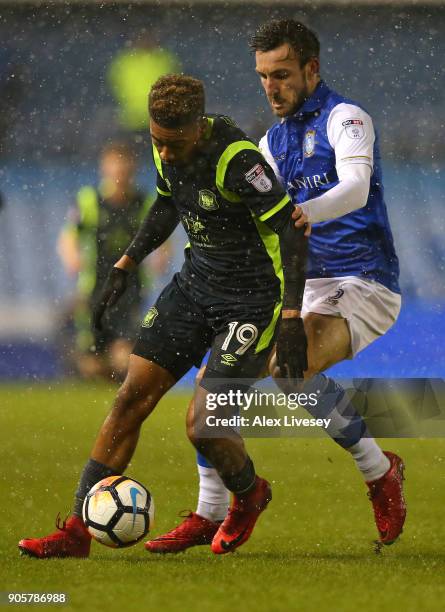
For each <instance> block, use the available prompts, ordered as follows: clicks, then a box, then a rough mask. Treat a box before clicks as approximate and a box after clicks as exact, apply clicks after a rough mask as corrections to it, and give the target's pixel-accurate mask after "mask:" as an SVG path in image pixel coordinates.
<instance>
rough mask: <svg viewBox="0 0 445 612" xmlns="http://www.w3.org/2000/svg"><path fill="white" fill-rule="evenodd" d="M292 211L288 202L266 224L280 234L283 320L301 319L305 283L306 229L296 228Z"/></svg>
mask: <svg viewBox="0 0 445 612" xmlns="http://www.w3.org/2000/svg"><path fill="white" fill-rule="evenodd" d="M292 210H293V207H292V205H291V204H290V202H289V203H288V204H287V205H286V206H284V207H283V208H281V209H280V210H279V211H278V212H277V213H276V214H275V215H273V216H272V217H270V218H269V219H267V220H266V222H265V223H266V224H267V225H268V226H269V227H270V228H271V229H273V231H274V232H276V233H277V234H278V238H279V241H280V254H281V262H282V265H283V277H284V294H283V308H282V317H283V318H292V317H299V316H300V312H301V306H302V303H303V293H304V285H305V280H306V256H307V239H306V238H305V236H304V228H301V229H296V228H295V227H294V223H293V220H292Z"/></svg>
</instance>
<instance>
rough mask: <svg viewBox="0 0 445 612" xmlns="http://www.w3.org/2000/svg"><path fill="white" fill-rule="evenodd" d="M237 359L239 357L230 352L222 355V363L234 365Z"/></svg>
mask: <svg viewBox="0 0 445 612" xmlns="http://www.w3.org/2000/svg"><path fill="white" fill-rule="evenodd" d="M236 361H238V359H237V358H236V357H234V356H233V355H231V354H230V353H225V354H224V355H221V363H222V364H223V365H228V366H233V365H234V364H235V362H236Z"/></svg>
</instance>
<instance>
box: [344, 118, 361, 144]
mask: <svg viewBox="0 0 445 612" xmlns="http://www.w3.org/2000/svg"><path fill="white" fill-rule="evenodd" d="M342 125H343V127H344V128H345V131H346V135H347V136H349V138H351V139H352V140H359V139H360V138H363V136H364V135H365V130H364V128H363V121H362V120H361V119H347V120H346V121H343V123H342Z"/></svg>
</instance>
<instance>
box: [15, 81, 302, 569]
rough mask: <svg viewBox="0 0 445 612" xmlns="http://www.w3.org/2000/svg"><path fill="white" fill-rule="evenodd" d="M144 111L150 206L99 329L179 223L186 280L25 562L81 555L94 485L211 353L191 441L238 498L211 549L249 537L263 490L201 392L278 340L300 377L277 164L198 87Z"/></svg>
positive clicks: (298, 323) (155, 318) (172, 87)
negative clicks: (65, 499)
mask: <svg viewBox="0 0 445 612" xmlns="http://www.w3.org/2000/svg"><path fill="white" fill-rule="evenodd" d="M149 108H150V132H151V136H152V141H153V154H154V160H155V164H156V168H157V192H158V197H157V199H156V201H155V202H154V203H153V205H152V207H151V209H150V212H149V214H148V215H147V217H146V219H145V221H144V223H143V224H142V226H141V228H140V229H139V231H138V233H137V234H136V237H135V238H134V240H133V242H132V243H131V245H130V246H129V248H128V249H127V250H126V252H125V254H124V255H123V256H122V257H121V258H120V259H119V261H118V262H117V263H116V264H115V266H114V267H113V268H112V270H111V272H110V275H109V277H108V279H107V281H106V283H105V286H104V288H103V291H102V295H101V299H100V300H99V302H98V304H97V306H96V309H95V315H94V320H95V323H96V326H97V325H98V324H100V321H101V318H102V316H103V314H104V312H105V311H106V310H107V309H109V308H111V307H112V306H113V304H115V303H116V301H117V300H118V299H119V298H120V297H121V296H122V295H123V294H124V292H125V289H126V287H127V285H128V284H129V282H128V280H129V279H128V277H129V274H131V273H134V271H135V270H136V269H137V266H138V264H139V263H140V262H141V261H142V260H143V259H144V257H146V256H147V255H148V254H149V253H150V252H152V251H153V250H154V249H156V248H157V247H158V246H159V245H160V244H162V243H163V242H165V240H167V238H168V237H169V236H170V235H171V233H172V232H173V231H174V229H175V228H176V226H177V225H178V223H179V222H180V221H181V222H182V224H183V227H184V229H185V231H186V232H187V235H188V238H189V241H190V243H189V245H188V247H187V248H186V250H185V262H184V265H183V267H182V269H181V271H180V272H179V273H177V274H175V275H174V277H173V279H172V281H171V282H170V283H169V284H168V285H167V286H166V287H165V289H164V290H163V292H162V293H161V295H160V296H159V298H158V300H157V301H156V304H155V305H154V306H153V307H152V308H150V310H149V311H148V313H147V315H146V316H145V318H144V320H143V321H142V323H141V328H140V332H139V335H138V339H137V341H136V345H135V347H134V349H133V353H132V355H131V356H130V361H129V367H128V374H127V377H126V379H125V381H124V383H123V385H122V387H121V388H120V390H119V392H118V394H117V397H116V399H115V402H114V405H113V407H112V410H111V412H110V414H109V415H108V417H107V419H106V420H105V422H104V424H103V425H102V427H101V429H100V431H99V434H98V436H97V439H96V442H95V444H94V447H93V449H92V453H91V456H90V459H89V460H88V461H87V463H86V465H85V467H84V469H83V472H82V475H81V478H80V482H79V487H78V490H77V492H76V495H75V500H74V509H73V515H72V516H71V517H70V518H69V519H68V520H67V521H66V522H65V523H64V524H63V526H62V527H61V528H59V529H58V530H57V531H56V532H55V533H52V534H50V535H49V536H45V537H42V538H27V539H23V540H21V541H20V543H19V548H20V550H21V551H22V552H23V553H25V554H28V555H30V556H33V557H37V558H50V557H87V556H88V555H89V552H90V540H91V537H90V535H89V533H88V531H87V530H86V528H85V526H84V524H83V521H82V505H83V501H84V499H85V496H86V494H87V493H88V491H89V490H90V488H91V487H92V486H93V485H94V484H96V483H97V482H99V481H100V480H102V479H103V478H106V477H108V476H111V475H114V474H122V473H123V471H124V470H125V469H126V467H127V465H128V463H129V461H130V459H131V457H132V456H133V453H134V450H135V448H136V445H137V442H138V438H139V433H140V429H141V427H142V424H143V422H144V421H145V419H146V418H147V417H148V416H149V415H150V413H151V412H152V411H153V410H154V408H155V406H156V404H157V402H158V401H159V399H160V398H161V397H162V396H163V395H164V394H165V393H166V392H167V391H168V389H170V388H171V387H172V386H173V385H174V384H175V382H176V381H177V380H179V379H180V378H182V376H183V375H184V374H185V373H186V372H187V371H188V370H190V369H191V368H192V367H193V365H196V364H198V365H199V364H200V363H201V362H202V359H203V357H204V355H205V354H206V352H207V350H208V349H209V348H210V357H209V362H208V366H207V370H206V373H205V375H204V376H203V378H202V380H201V382H200V385H198V387H197V388H196V390H195V394H194V397H193V399H192V401H191V403H190V406H189V411H188V414H187V434H188V436H189V439H190V441H191V442H192V444H193V445H194V446H195V448H196V449H197V450H198V451H199V452H200V453H202V455H203V456H205V457H206V460H207V461H211V462H212V464H213V465H215V468H217V469H218V473H219V475H220V477H221V478H222V481H223V482H224V484H225V486H226V487H227V489H229V490H231V491H232V492H233V493H234V498H233V504H232V506H231V508H230V511H229V513H228V515H227V517H226V519H225V521H224V522H223V523H222V524H221V525H220V526H219V529H218V531H217V533H215V534H214V537H213V540H212V550H213V552H214V553H215V554H225V553H228V552H231V551H233V550H235V549H236V548H237V547H238V546H240V545H241V544H243V543H244V542H245V541H246V540H247V539H248V538H249V537H250V534H251V532H252V530H253V528H254V526H255V523H256V520H257V519H258V517H259V515H260V514H261V512H262V511H263V510H264V509H265V508H266V506H267V504H268V502H269V501H270V499H271V489H270V485H269V483H268V482H267V481H266V480H264V479H263V478H260V477H259V476H257V475H256V472H255V468H254V465H253V462H252V461H251V459H250V458H249V456H248V454H247V452H246V449H245V447H244V442H243V440H242V438H241V436H240V435H239V434H238V433H237V432H236V431H233V430H230V431H227V429H226V430H225V431H220V432H218V434H216V433H215V435H214V436H210V435H209V432H208V429H207V430H206V429H205V419H206V415H207V414H208V413H207V410H206V399H207V394H208V391H213V390H215V386H216V389H218V388H219V385H221V384H223V385H224V390H226V389H227V386H229V389H230V390H231V391H232V390H233V389H232V388H231V387H232V386H233V385H235V386H236V384H237V382H236V380H235V381H234V380H233V379H256V378H258V377H259V376H260V375H261V373H262V372H263V370H264V368H265V367H266V366H267V361H268V358H269V355H270V352H271V349H272V347H273V345H274V342H275V341H276V345H277V355H278V362H279V363H281V364H282V366H283V369H285V370H286V374H287V376H286V377H287V378H300V377H301V376H302V374H303V371H304V370H305V369H306V367H307V358H306V352H307V351H306V349H307V344H306V336H305V331H304V325H303V321H302V319H301V317H300V314H299V313H300V311H301V304H302V298H303V291H304V280H305V276H304V271H305V260H306V250H307V245H306V240H305V239H304V236H303V234H304V231H303V230H302V229H295V227H294V223H293V221H292V205H291V203H290V200H289V196H288V195H287V194H286V192H285V191H284V190H283V188H282V186H281V185H280V184H279V182H278V181H277V179H276V177H275V175H274V172H273V170H272V168H271V167H270V166H269V165H268V164H267V162H265V161H264V158H263V156H262V155H261V153H260V151H259V150H258V147H257V146H256V145H255V144H254V143H253V142H251V141H250V140H249V139H248V138H247V137H246V136H245V134H244V133H243V132H242V131H241V130H240V129H239V128H238V127H237V126H236V125H235V124H234V123H233V121H232V120H231V119H230V118H229V117H225V116H216V117H209V116H207V115H206V114H205V110H204V109H205V107H204V88H203V84H202V83H201V81H199V80H197V79H194V78H192V77H187V76H184V75H167V76H165V77H161V78H160V79H159V80H158V81H157V82H156V83H155V85H154V86H153V88H152V89H151V92H150V103H149ZM277 323H279V328H278V329H277ZM296 347H298V348H299V350H298V351H297V350H295V348H296ZM227 357H229V358H230V359H229V360H228V359H227ZM231 381H232V382H231ZM238 384H241V383H238Z"/></svg>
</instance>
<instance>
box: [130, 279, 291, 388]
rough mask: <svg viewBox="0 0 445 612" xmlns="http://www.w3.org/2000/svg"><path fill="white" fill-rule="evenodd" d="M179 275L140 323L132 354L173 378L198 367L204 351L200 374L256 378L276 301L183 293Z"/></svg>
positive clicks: (265, 352)
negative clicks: (223, 299)
mask: <svg viewBox="0 0 445 612" xmlns="http://www.w3.org/2000/svg"><path fill="white" fill-rule="evenodd" d="M180 280H181V279H180V276H179V274H175V276H174V277H173V279H172V281H171V282H170V283H169V284H168V285H167V286H166V287H165V289H164V290H163V291H162V293H161V295H160V296H159V298H158V299H157V301H156V303H155V305H154V306H152V307H151V308H150V309H149V310H148V312H147V314H146V315H145V317H144V319H143V320H142V323H141V328H140V331H139V334H138V337H137V341H136V344H135V347H134V349H133V354H134V355H139V356H140V357H144V358H145V359H149V360H150V361H153V362H154V363H157V364H158V365H160V366H161V367H163V368H165V369H166V370H168V371H169V372H170V374H171V375H172V376H173V377H174V378H175V379H176V380H179V379H180V378H182V376H184V374H186V372H188V371H189V370H190V369H191V368H192V367H193V366H196V367H199V366H200V365H201V362H202V360H203V358H204V356H205V354H206V353H207V351H208V350H209V349H210V356H209V360H208V364H207V370H206V377H213V378H258V377H259V376H260V374H261V372H262V371H263V369H264V368H265V366H266V364H267V360H268V357H269V354H270V351H271V349H272V347H273V344H274V341H275V328H276V323H277V320H278V317H279V314H280V311H281V303H280V302H277V303H275V304H274V303H270V302H269V303H267V304H258V303H255V302H253V303H252V301H251V300H249V296H248V295H247V296H246V301H245V302H244V303H239V302H230V301H227V302H222V303H221V302H219V303H218V302H214V301H212V299H211V296H208V295H207V299H203V298H202V295H203V294H201V295H199V296H198V297H197V294H196V293H193V294H192V292H189V291H187V290H186V289H185V288H184V286H183V284H181V283H180Z"/></svg>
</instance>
